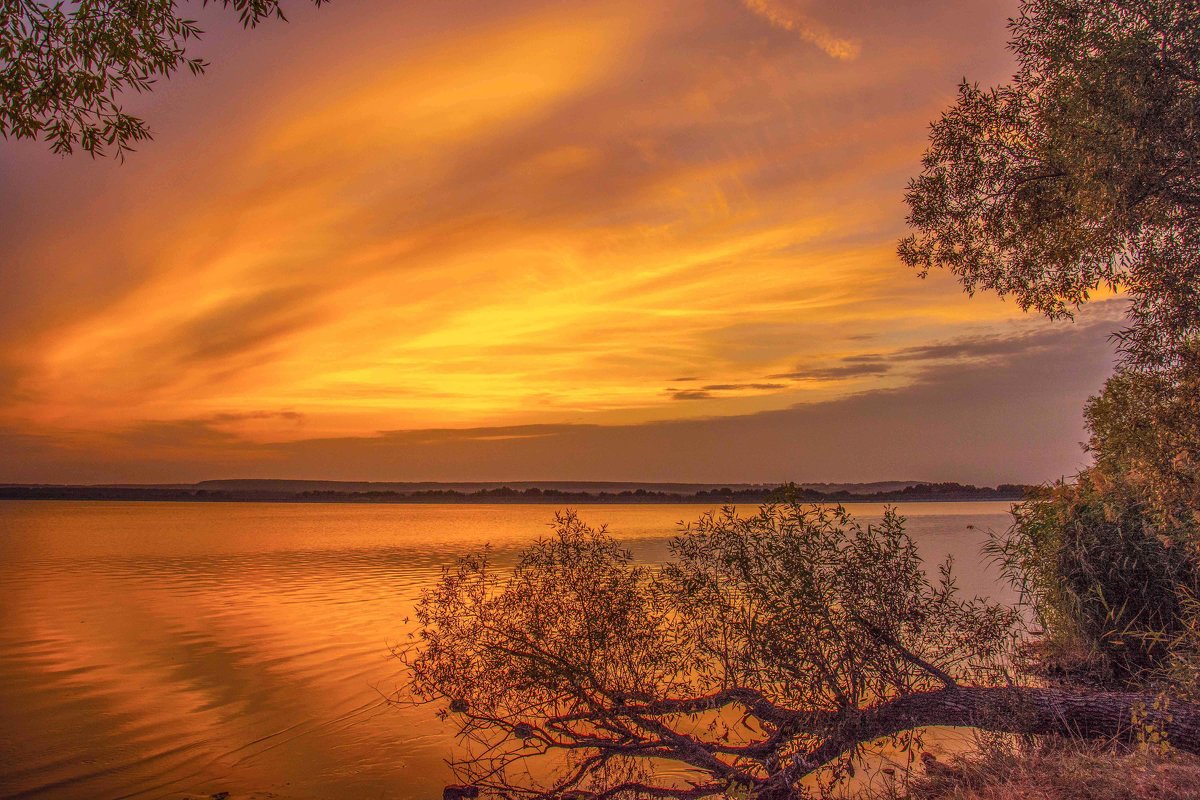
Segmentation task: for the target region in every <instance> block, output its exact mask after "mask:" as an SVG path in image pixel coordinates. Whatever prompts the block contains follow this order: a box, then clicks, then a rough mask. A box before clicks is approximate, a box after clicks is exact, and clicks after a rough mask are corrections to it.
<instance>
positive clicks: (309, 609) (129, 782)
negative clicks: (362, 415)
mask: <svg viewBox="0 0 1200 800" xmlns="http://www.w3.org/2000/svg"><path fill="white" fill-rule="evenodd" d="M880 508H881V507H879V506H863V507H860V508H853V509H852V510H854V511H855V512H856V513H859V514H861V515H863V516H865V517H875V516H878V514H879V513H880ZM902 510H904V511H906V512H907V513H908V514H909V517H910V530H911V531H912V532H913V534H914V536H915V538H916V539H917V541H918V542H919V543H920V544H921V546H922V552H923V554H925V555H926V557H927V558H929V559H937V558H941V557H944V556H945V555H946V554H953V555H955V556H956V560H957V571H958V573H959V575H960V584H961V585H962V586H963V587H964V588H965V589H966V590H968V591H970V592H979V593H983V594H995V591H996V590H995V584H994V583H993V578H992V576H990V575H989V574H988V572H987V570H986V569H985V565H984V563H983V562H982V560H981V559H980V557H979V551H978V547H979V543H980V541H981V540H982V533H981V532H980V529H985V528H987V527H989V526H990V527H994V528H1002V527H1003V526H1005V525H1006V524H1007V522H1006V516H1005V511H1006V506H1005V504H1002V503H955V504H937V505H934V504H913V505H912V506H910V507H908V508H906V509H902ZM702 511H703V509H702V508H700V507H697V506H655V505H640V506H594V507H587V508H585V509H584V510H583V512H582V516H583V518H584V519H586V520H587V521H589V522H592V523H597V524H598V523H601V522H605V521H607V522H608V523H609V525H610V529H611V531H612V532H613V533H614V535H616V536H618V538H620V539H621V540H622V541H623V542H625V544H626V545H627V546H628V547H630V549H631V550H633V552H634V554H635V557H636V558H638V559H639V560H641V561H650V562H654V561H661V560H663V559H665V558H666V557H667V555H668V548H667V540H668V538H669V537H670V535H671V534H672V533H674V531H675V526H676V523H678V522H679V521H681V520H688V519H694V518H695V517H696V516H697V515H698V514H700V513H701V512H702ZM552 514H553V509H552V508H549V507H547V506H512V505H504V506H466V505H456V506H365V505H361V506H359V505H302V504H296V505H284V504H261V505H260V504H244V505H243V504H229V505H226V504H184V503H82V502H81V503H37V502H8V503H0V564H3V565H4V566H3V568H2V570H0V796H3V797H7V798H24V797H48V798H51V797H52V798H103V797H112V798H117V797H122V798H124V797H144V798H153V797H169V798H181V797H189V796H208V795H211V794H213V793H216V792H220V791H228V792H232V793H234V794H235V795H238V794H244V795H250V794H251V793H253V792H269V793H272V794H274V795H276V796H278V797H287V798H305V799H307V798H339V800H340V799H342V798H345V799H346V800H356V798H427V797H431V796H438V793H439V792H440V788H441V786H442V785H444V784H445V783H446V782H447V781H448V780H449V779H450V776H449V774H448V771H447V770H446V768H445V766H444V764H443V759H445V758H446V757H448V756H449V755H450V753H451V751H452V746H453V743H452V741H450V739H449V729H448V728H447V727H445V726H443V725H442V724H441V723H440V722H438V721H437V720H436V719H435V718H434V716H433V710H432V709H397V708H394V707H391V706H388V705H387V704H386V703H385V702H384V696H386V695H387V694H389V693H390V692H392V691H393V690H394V689H395V687H396V686H397V685H398V683H399V681H400V679H401V676H400V674H399V671H398V665H397V663H396V662H395V661H394V660H393V659H390V658H389V646H390V645H393V644H397V643H401V642H403V641H404V637H405V634H406V632H407V631H408V630H410V629H411V623H409V624H408V625H406V623H405V619H406V618H407V617H409V616H410V614H411V612H412V606H413V602H414V600H415V599H416V597H417V596H418V595H419V593H420V590H421V589H422V588H423V587H424V586H426V585H428V584H429V582H430V581H432V580H433V579H434V578H435V577H436V576H437V575H438V573H439V571H440V569H441V568H442V567H443V566H445V565H447V564H449V563H452V562H453V561H454V560H455V559H456V558H457V557H458V556H460V555H462V554H463V553H465V552H468V551H470V550H473V549H476V548H478V547H480V546H481V545H482V544H484V543H485V542H490V543H491V545H492V546H493V548H494V552H495V556H496V558H497V560H499V561H501V562H506V561H508V562H511V561H512V560H513V559H514V558H515V556H516V553H517V552H518V551H519V550H520V548H521V547H522V546H523V545H524V544H526V543H528V542H529V541H530V540H532V539H533V538H535V537H536V536H538V535H539V534H541V533H544V532H546V531H547V530H548V528H547V524H548V523H549V522H551V521H552ZM970 525H973V526H975V527H974V529H970V528H968V526H970Z"/></svg>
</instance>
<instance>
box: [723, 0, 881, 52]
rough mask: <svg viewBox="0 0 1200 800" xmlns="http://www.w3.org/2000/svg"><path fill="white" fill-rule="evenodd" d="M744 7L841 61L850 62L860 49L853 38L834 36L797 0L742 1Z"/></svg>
mask: <svg viewBox="0 0 1200 800" xmlns="http://www.w3.org/2000/svg"><path fill="white" fill-rule="evenodd" d="M742 2H743V3H744V4H745V6H746V8H748V9H749V10H750V11H753V12H754V13H755V14H758V15H759V16H760V17H762V18H763V19H765V20H767V21H768V22H770V23H771V24H772V25H774V26H775V27H777V28H782V29H783V30H785V31H790V32H792V33H795V34H797V35H799V36H800V38H802V39H804V41H806V42H809V43H811V44H814V45H816V46H817V47H819V48H820V49H821V50H822V51H824V52H825V54H826V55H828V56H830V57H832V58H837V59H840V60H842V61H852V60H854V59H856V58H858V56H859V54H860V53H861V52H862V45H861V44H859V43H858V42H857V41H855V40H854V39H848V38H843V37H840V36H835V35H834V34H833V33H832V32H831V31H830V30H829V28H827V27H826V26H824V25H822V24H820V23H819V22H817V21H815V20H814V19H812V17H811V16H810V15H809V14H806V13H805V11H804V5H805V4H804V3H801V2H800V0H742Z"/></svg>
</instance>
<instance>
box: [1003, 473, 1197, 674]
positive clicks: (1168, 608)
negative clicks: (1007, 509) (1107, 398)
mask: <svg viewBox="0 0 1200 800" xmlns="http://www.w3.org/2000/svg"><path fill="white" fill-rule="evenodd" d="M1014 515H1015V523H1014V525H1013V527H1012V529H1011V531H1010V532H1009V534H1008V536H1007V537H1005V538H1003V539H999V540H997V541H995V542H994V543H993V546H992V550H993V553H994V554H996V555H998V556H999V557H1000V559H1001V561H1002V562H1003V564H1004V565H1005V567H1006V569H1007V572H1008V574H1009V576H1010V578H1012V579H1013V580H1014V582H1015V583H1016V584H1017V585H1018V586H1019V588H1020V589H1021V590H1022V592H1023V594H1024V595H1025V599H1026V600H1027V602H1028V604H1029V607H1030V608H1031V609H1032V610H1033V612H1034V614H1035V617H1036V619H1037V621H1038V622H1039V623H1040V624H1041V625H1042V626H1043V627H1044V628H1045V630H1046V631H1047V633H1048V639H1047V641H1048V643H1049V644H1050V645H1051V646H1052V649H1053V650H1055V651H1056V652H1057V653H1058V654H1060V655H1061V654H1062V653H1064V652H1066V653H1073V654H1075V657H1074V659H1073V660H1074V664H1073V666H1074V667H1075V668H1076V669H1077V670H1079V671H1080V673H1086V674H1087V676H1088V677H1089V678H1090V679H1091V680H1094V681H1098V682H1100V683H1104V684H1111V685H1114V686H1117V685H1130V684H1147V683H1156V682H1162V681H1163V680H1166V679H1167V677H1168V675H1169V673H1171V672H1172V670H1173V669H1174V665H1173V660H1174V656H1175V654H1176V652H1177V651H1179V650H1180V649H1181V648H1184V647H1186V646H1188V645H1187V640H1188V638H1189V632H1190V631H1191V629H1192V627H1193V616H1194V608H1193V603H1192V602H1191V600H1192V598H1193V597H1195V596H1196V595H1197V589H1198V588H1200V560H1198V559H1197V555H1196V550H1195V548H1194V547H1193V546H1192V545H1191V544H1190V543H1189V541H1188V540H1189V539H1190V536H1189V535H1187V534H1188V532H1186V531H1182V530H1177V529H1170V530H1168V529H1164V528H1162V527H1161V526H1160V525H1159V524H1158V522H1157V521H1156V519H1155V515H1153V514H1152V513H1151V512H1150V510H1149V509H1148V508H1147V506H1146V504H1145V503H1142V502H1140V501H1139V500H1138V499H1137V498H1136V496H1135V495H1133V494H1132V493H1131V492H1129V491H1128V490H1127V489H1126V488H1125V487H1123V486H1121V485H1118V484H1111V483H1107V482H1106V481H1104V480H1103V478H1102V476H1101V475H1099V474H1097V473H1094V472H1085V473H1084V474H1082V475H1080V476H1079V479H1078V481H1077V482H1076V483H1074V484H1059V485H1057V486H1054V487H1052V488H1049V489H1046V490H1045V491H1043V492H1042V493H1041V494H1040V495H1038V496H1035V497H1034V498H1032V499H1030V500H1028V501H1026V502H1025V503H1023V504H1021V505H1019V506H1016V507H1015V508H1014ZM1078 674H1079V673H1077V675H1078Z"/></svg>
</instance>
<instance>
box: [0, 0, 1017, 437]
mask: <svg viewBox="0 0 1200 800" xmlns="http://www.w3.org/2000/svg"><path fill="white" fill-rule="evenodd" d="M350 5H351V4H346V6H347V7H346V8H339V7H338V5H337V4H334V6H332V7H330V8H328V9H322V11H321V12H320V13H318V14H312V15H305V16H303V17H302V18H301V21H300V22H296V23H294V24H293V26H292V27H294V28H295V31H292V30H287V29H284V30H279V31H274V32H273V33H274V38H272V39H271V40H270V41H269V43H267V42H265V40H264V41H263V42H259V41H258V40H255V39H253V37H248V38H245V39H240V38H239V39H237V40H236V41H237V42H238V43H239V46H241V44H242V43H243V42H244V47H245V54H242V53H241V51H238V50H237V49H236V48H234V50H233V51H232V52H231V53H228V54H226V55H225V58H226V60H227V61H228V62H229V63H228V65H227V67H226V71H224V72H221V71H217V72H216V73H214V75H212V76H210V77H206V78H205V79H204V82H199V83H196V82H192V83H187V82H180V83H177V84H175V83H173V84H171V85H169V86H168V87H164V90H163V91H162V92H161V96H162V97H163V98H164V102H169V108H168V109H167V111H168V112H170V114H174V116H170V114H168V113H167V112H162V111H160V112H159V113H160V114H163V115H164V116H165V117H166V119H168V120H172V121H171V122H170V124H168V125H167V126H166V127H165V129H163V130H160V131H159V133H158V136H159V141H158V143H156V144H155V145H153V146H151V147H148V148H146V150H145V152H142V153H138V154H137V155H135V156H134V157H133V159H132V160H131V161H130V163H129V164H127V165H126V166H124V167H120V166H117V165H113V164H107V163H98V164H94V165H91V164H83V165H81V164H78V163H71V164H62V163H59V164H57V165H54V164H52V165H50V166H48V167H46V169H47V170H48V171H49V173H53V174H51V179H50V181H49V182H48V183H47V187H51V186H52V185H53V181H54V180H59V181H62V182H64V185H73V186H75V187H76V190H77V191H78V192H79V194H80V196H81V197H83V198H85V199H84V200H83V201H81V202H82V203H83V205H84V206H85V207H86V209H87V210H86V211H85V212H81V214H80V220H79V221H78V223H77V224H74V225H72V226H70V227H69V229H67V230H64V229H63V227H62V221H61V220H49V221H47V220H46V219H45V218H44V215H43V217H42V218H41V220H40V221H37V220H36V219H35V217H34V216H32V215H26V216H25V217H22V219H23V220H24V223H23V224H26V225H28V226H32V227H33V228H36V230H31V231H30V232H29V233H28V235H27V236H25V237H24V238H23V239H22V242H21V243H20V244H18V245H16V248H15V250H14V251H13V253H12V258H13V259H14V263H17V264H18V265H19V268H20V269H24V270H27V271H28V272H29V274H30V275H34V274H37V275H39V276H40V279H44V280H46V281H47V284H48V288H47V289H46V292H47V293H52V294H54V298H53V303H54V306H55V307H56V308H58V309H60V310H59V311H56V312H54V313H51V312H50V311H47V312H46V313H44V314H42V315H40V316H39V315H36V314H35V315H34V318H35V322H34V323H33V324H32V325H31V326H29V327H28V328H26V329H24V330H23V332H22V340H21V342H20V343H19V344H17V343H15V342H14V341H13V340H12V339H11V337H10V340H9V341H7V342H6V344H5V345H4V347H5V348H6V349H5V351H4V361H3V364H6V365H8V366H7V369H8V370H9V371H10V373H11V375H12V376H13V388H12V391H9V392H7V393H4V394H0V426H7V427H8V428H10V429H21V430H25V431H32V432H35V433H36V432H42V433H47V434H51V433H53V434H56V435H64V436H74V437H82V438H84V439H90V438H92V437H98V436H99V437H102V436H103V434H104V433H105V432H107V431H116V430H122V429H124V428H128V427H129V426H132V425H139V424H146V423H170V422H185V421H191V420H203V421H204V425H205V429H206V430H207V431H219V432H225V433H228V434H229V435H231V436H236V437H240V438H244V439H249V440H253V441H287V440H293V439H302V438H313V437H322V436H369V435H372V434H373V433H375V432H377V431H382V430H395V429H404V428H443V427H468V426H500V425H507V424H526V423H535V422H600V423H618V422H619V423H636V422H641V421H649V420H661V419H679V418H687V417H704V416H717V415H730V414H743V413H752V412H755V411H761V410H766V409H777V408H784V407H787V406H789V405H792V404H795V403H803V402H810V401H815V400H827V399H832V398H837V397H843V396H846V395H847V394H850V393H854V392H857V391H862V390H863V389H868V388H881V387H889V386H902V385H904V384H905V383H907V382H911V380H912V379H913V375H914V371H913V369H911V368H906V367H905V366H904V365H903V364H898V365H897V366H896V367H895V368H894V369H889V370H888V371H887V372H886V373H879V374H866V373H864V374H861V375H841V376H838V375H834V374H830V376H828V377H824V378H822V377H819V376H818V374H817V373H819V371H820V370H821V369H828V368H833V367H836V366H837V365H839V364H843V363H846V362H843V359H845V358H847V357H851V358H853V357H855V356H862V355H864V354H879V353H882V354H886V353H888V352H890V351H895V350H897V349H900V348H903V347H908V346H913V345H918V344H927V343H930V342H934V341H942V340H945V339H948V338H952V337H955V336H960V335H964V334H970V333H979V332H985V331H990V330H996V329H997V326H998V325H1003V324H1006V321H1008V320H1011V319H1012V318H1014V317H1015V316H1018V313H1017V312H1016V310H1015V309H1013V308H1012V307H1010V306H1005V305H1003V304H1001V303H999V302H997V301H995V300H993V299H988V298H982V299H975V300H973V301H967V300H966V299H964V298H963V297H962V295H961V293H960V292H959V290H958V288H957V286H955V285H954V283H953V282H952V281H950V280H948V279H945V278H934V279H931V280H929V281H926V282H920V281H918V280H917V279H916V278H915V276H914V275H913V274H911V273H910V272H908V271H907V270H905V269H904V268H903V267H901V266H900V265H899V264H898V263H897V260H896V259H895V257H894V255H893V252H892V247H893V241H894V239H895V237H896V236H897V234H898V233H899V232H900V230H901V227H902V219H903V207H902V205H901V203H900V202H899V199H900V194H901V191H902V188H903V184H904V180H905V177H906V176H907V175H908V174H909V173H911V172H912V171H913V170H914V169H915V166H916V158H917V156H918V155H919V152H920V149H921V146H922V140H923V135H924V125H925V123H926V122H927V120H928V119H930V118H931V117H932V116H933V114H934V113H936V111H937V109H938V108H940V107H941V105H942V104H943V102H944V99H945V96H946V94H947V91H948V90H949V89H950V88H952V86H953V80H954V79H955V78H957V76H958V74H959V72H956V71H955V70H958V69H959V68H960V66H961V65H960V63H959V62H960V61H961V58H960V57H959V56H956V55H955V53H954V52H950V51H946V52H945V53H940V52H939V54H938V55H937V56H935V55H934V53H935V51H934V50H932V49H930V48H921V47H920V46H919V45H920V40H916V41H914V40H912V39H911V37H912V35H913V34H912V33H911V32H909V33H907V34H902V33H893V32H892V29H893V28H894V27H895V25H896V24H897V23H896V22H895V20H894V19H890V18H888V17H887V15H888V14H892V15H893V16H895V15H898V14H900V12H899V11H896V10H894V9H892V10H888V9H887V8H885V9H883V11H882V12H881V17H880V18H879V19H870V18H864V17H863V16H862V15H856V14H853V13H851V11H843V10H839V9H838V8H837V6H836V4H819V3H799V2H790V3H789V2H783V0H745V2H744V3H742V2H738V1H737V0H721V1H720V2H719V1H718V0H712V2H705V3H691V2H688V3H684V2H678V3H674V2H667V3H662V4H647V3H644V2H612V3H588V4H553V3H552V4H545V5H541V4H536V3H530V4H528V5H525V4H512V5H511V8H507V9H506V10H505V11H503V12H501V11H500V10H499V9H484V8H482V7H478V8H477V7H476V6H470V7H466V6H464V7H462V8H459V7H457V6H455V8H456V9H457V10H456V11H454V12H453V13H457V14H461V15H463V16H462V19H461V20H451V19H450V18H449V15H450V14H451V13H452V12H451V11H447V12H446V15H447V16H446V18H445V19H443V18H440V17H439V16H438V14H437V12H436V11H433V10H430V9H421V10H419V9H416V8H413V9H408V10H405V9H397V8H395V7H394V4H388V5H387V7H386V8H384V7H380V8H379V9H375V10H374V11H371V12H370V13H368V11H367V10H365V9H362V8H349V6H350ZM399 5H408V4H399ZM414 5H421V4H414ZM468 8H471V9H476V11H475V12H473V13H474V16H471V15H469V14H468V12H467V9H468ZM989 8H990V6H989ZM375 11H378V13H375ZM993 11H995V9H993ZM976 12H977V10H976ZM923 13H928V14H933V13H935V11H934V10H929V9H926V10H925V11H924V12H923ZM936 13H942V14H945V15H949V16H950V17H953V19H949V20H942V29H943V30H944V29H945V26H946V25H950V26H951V27H953V26H958V28H960V29H962V30H967V29H971V30H974V28H973V27H972V26H974V25H978V26H979V28H980V29H983V27H984V25H985V22H979V21H977V20H975V19H974V16H977V13H976V14H975V15H974V16H973V15H972V14H971V13H968V12H967V11H959V10H944V9H943V10H941V11H937V12H936ZM901 17H903V15H900V17H897V19H899V18H901ZM991 17H995V18H996V19H1001V18H1002V17H1003V9H1000V10H999V13H992V14H991ZM991 17H989V18H988V19H987V20H986V25H988V26H990V25H992V24H993V23H994V21H995V20H993V19H992V18H991ZM326 24H328V25H329V26H330V29H329V33H328V37H327V39H322V31H323V26H324V25H326ZM994 34H995V37H996V38H997V40H998V39H1000V38H1002V36H1003V31H1002V28H1001V29H998V30H997V31H995V32H994ZM943 36H944V33H943ZM906 37H909V38H906ZM318 45H319V48H318ZM257 47H263V48H267V49H266V50H265V52H262V51H258V50H256V49H255V48H257ZM314 48H318V49H315V50H314ZM964 48H965V46H964ZM970 49H971V50H972V51H976V50H980V49H986V48H984V46H983V45H981V44H979V43H978V42H976V43H975V44H973V45H972V47H971V48H970ZM997 50H998V48H997ZM256 57H257V58H260V59H263V60H264V61H269V63H271V64H272V69H271V70H269V71H268V72H266V73H256V76H255V78H254V79H253V80H252V81H251V80H247V79H243V77H242V76H241V73H239V72H238V70H239V68H245V69H248V68H249V67H248V66H243V67H239V61H238V59H252V58H256ZM939 58H943V59H944V60H938V59H939ZM955 58H959V61H956V60H955ZM214 60H215V59H214ZM247 63H250V62H247ZM997 64H1000V62H997ZM1001 66H1002V64H1001ZM951 73H953V74H951ZM205 82H211V84H210V83H205ZM202 86H211V90H212V94H206V95H205V96H204V97H203V99H202V101H201V100H198V99H194V98H192V97H191V96H190V95H189V92H197V91H199V89H198V87H202ZM914 87H915V88H914ZM193 103H195V104H196V106H195V107H193V106H192V104H193ZM204 104H207V105H204ZM54 170H58V172H57V173H55V172H54ZM85 170H86V171H85ZM80 186H82V187H83V188H82V189H79V188H78V187H80ZM45 191H46V192H47V193H49V192H50V191H51V188H46V189H45ZM44 202H45V203H47V204H48V203H50V202H51V198H50V197H49V194H47V198H46V199H45V201H44ZM38 226H40V227H38ZM80 281H82V282H83V284H86V287H87V288H83V289H81V288H78V287H79V286H80V283H79V282H80ZM97 287H100V288H97ZM45 303H46V306H47V308H50V306H51V303H50V301H49V300H47V301H45ZM801 369H810V370H813V371H814V376H813V377H807V378H803V377H796V378H787V379H770V378H768V377H767V376H771V375H779V374H790V373H796V372H797V371H798V370H801ZM677 378H688V379H694V380H686V381H678V380H676V379H677ZM704 386H719V387H725V388H720V389H713V390H709V391H708V392H707V395H708V396H706V397H701V398H700V399H696V400H687V399H686V398H687V397H688V396H689V395H688V394H687V390H688V389H693V390H700V388H701V387H704ZM220 444H221V443H220V441H214V442H213V443H212V446H213V447H219V446H220ZM154 446H155V447H158V448H161V449H170V448H171V447H173V446H175V443H173V442H171V441H169V440H164V441H162V442H158V443H156V444H154ZM179 446H180V447H200V446H204V445H203V443H200V444H197V443H195V442H190V443H186V444H183V443H180V444H179Z"/></svg>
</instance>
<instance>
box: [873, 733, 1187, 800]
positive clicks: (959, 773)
mask: <svg viewBox="0 0 1200 800" xmlns="http://www.w3.org/2000/svg"><path fill="white" fill-rule="evenodd" d="M889 794H890V795H891V796H892V797H893V798H896V800H900V799H901V798H903V799H904V800H1200V758H1197V757H1195V756H1190V755H1186V754H1183V753H1179V752H1178V751H1172V752H1170V753H1166V754H1161V753H1154V752H1152V751H1149V750H1134V751H1125V752H1118V751H1114V750H1112V749H1111V748H1100V747H1093V746H1089V745H1085V744H1078V743H1072V744H1069V745H1060V746H1058V747H1055V748H1045V749H1040V750H1028V751H1023V750H1020V749H1014V748H1000V747H997V748H994V749H991V750H987V751H984V752H982V753H976V754H973V755H968V756H958V757H955V758H952V759H949V760H948V761H946V762H940V761H936V760H927V761H926V770H925V774H924V775H922V776H920V777H917V778H915V779H914V780H913V781H912V784H911V786H910V787H909V789H908V791H907V792H893V793H889Z"/></svg>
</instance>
